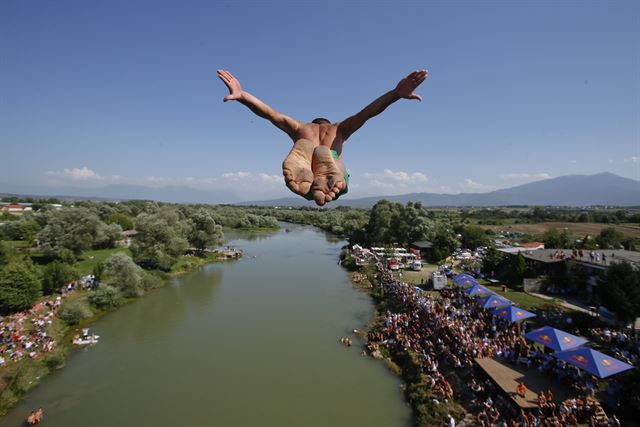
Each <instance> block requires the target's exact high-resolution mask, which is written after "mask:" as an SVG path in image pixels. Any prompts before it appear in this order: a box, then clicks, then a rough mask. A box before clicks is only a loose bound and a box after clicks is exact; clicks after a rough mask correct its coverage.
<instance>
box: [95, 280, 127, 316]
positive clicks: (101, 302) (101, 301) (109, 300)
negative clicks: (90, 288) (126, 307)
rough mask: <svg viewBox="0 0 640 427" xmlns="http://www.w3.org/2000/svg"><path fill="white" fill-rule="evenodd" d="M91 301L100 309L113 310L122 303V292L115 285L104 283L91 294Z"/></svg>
mask: <svg viewBox="0 0 640 427" xmlns="http://www.w3.org/2000/svg"><path fill="white" fill-rule="evenodd" d="M89 302H90V303H91V304H93V305H94V306H96V307H97V308H99V309H106V310H113V309H114V308H117V307H119V306H121V305H122V302H123V298H122V293H121V292H120V291H119V290H118V289H117V288H114V287H113V286H109V285H102V286H100V287H99V288H98V289H97V290H96V291H94V292H92V293H91V295H89Z"/></svg>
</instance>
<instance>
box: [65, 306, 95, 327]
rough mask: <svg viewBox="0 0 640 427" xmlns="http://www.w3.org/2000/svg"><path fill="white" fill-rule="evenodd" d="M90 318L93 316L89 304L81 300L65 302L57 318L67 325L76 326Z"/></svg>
mask: <svg viewBox="0 0 640 427" xmlns="http://www.w3.org/2000/svg"><path fill="white" fill-rule="evenodd" d="M91 316H93V311H92V310H91V307H89V304H88V303H87V302H86V301H83V300H76V301H69V302H65V303H64V304H62V306H61V307H60V309H59V310H58V317H59V318H60V319H62V320H63V321H64V322H65V323H67V324H68V325H76V324H78V323H80V321H82V320H84V319H87V318H89V317H91Z"/></svg>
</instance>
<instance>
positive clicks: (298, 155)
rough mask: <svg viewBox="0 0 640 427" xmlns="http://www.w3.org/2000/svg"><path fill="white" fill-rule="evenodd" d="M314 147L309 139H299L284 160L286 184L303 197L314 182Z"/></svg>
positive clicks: (283, 167)
mask: <svg viewBox="0 0 640 427" xmlns="http://www.w3.org/2000/svg"><path fill="white" fill-rule="evenodd" d="M314 148H315V144H314V143H313V142H311V141H309V140H308V139H299V140H297V141H296V142H295V143H294V144H293V148H292V149H291V151H290V152H289V154H288V155H287V157H286V158H285V159H284V161H283V162H282V175H284V182H285V184H286V185H287V187H289V189H290V190H291V191H293V192H294V193H296V194H299V195H301V196H303V197H304V196H305V195H306V194H307V193H309V190H310V189H311V183H312V182H313V172H312V171H311V159H312V157H313V149H314Z"/></svg>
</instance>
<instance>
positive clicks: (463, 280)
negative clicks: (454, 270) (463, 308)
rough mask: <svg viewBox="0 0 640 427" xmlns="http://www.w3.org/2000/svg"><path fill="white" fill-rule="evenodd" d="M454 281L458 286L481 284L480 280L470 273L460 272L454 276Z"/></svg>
mask: <svg viewBox="0 0 640 427" xmlns="http://www.w3.org/2000/svg"><path fill="white" fill-rule="evenodd" d="M453 282H454V283H455V284H456V285H458V286H471V285H479V284H480V282H478V281H477V280H476V279H474V278H473V277H471V276H469V275H468V274H458V275H457V276H455V277H454V278H453Z"/></svg>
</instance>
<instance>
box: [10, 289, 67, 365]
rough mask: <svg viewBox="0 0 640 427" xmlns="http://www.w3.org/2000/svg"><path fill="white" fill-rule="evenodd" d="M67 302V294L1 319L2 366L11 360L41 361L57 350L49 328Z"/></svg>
mask: <svg viewBox="0 0 640 427" xmlns="http://www.w3.org/2000/svg"><path fill="white" fill-rule="evenodd" d="M63 299H64V295H62V296H57V297H52V298H51V299H48V300H46V301H45V302H40V303H38V304H36V305H34V306H33V307H32V308H31V309H30V310H28V311H23V312H19V313H15V314H12V315H11V316H7V317H4V318H0V366H3V365H4V364H5V363H7V360H12V361H14V362H16V361H18V360H20V359H22V358H23V357H30V358H32V359H37V358H38V357H39V356H40V355H41V354H42V353H48V352H51V351H53V350H54V349H55V346H56V343H55V340H54V339H53V338H52V337H50V336H49V335H48V334H47V328H48V326H49V325H51V324H52V323H53V318H54V317H55V315H56V311H57V310H58V308H59V307H60V305H61V304H62V301H63Z"/></svg>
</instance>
